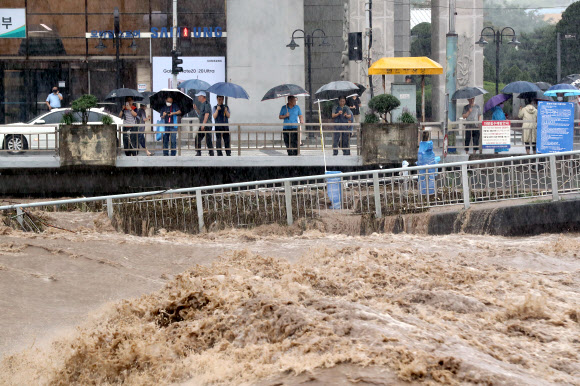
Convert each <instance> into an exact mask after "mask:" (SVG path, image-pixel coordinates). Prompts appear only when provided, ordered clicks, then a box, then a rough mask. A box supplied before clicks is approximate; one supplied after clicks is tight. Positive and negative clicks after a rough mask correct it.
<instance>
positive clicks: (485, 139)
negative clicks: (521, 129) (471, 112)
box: [481, 121, 511, 150]
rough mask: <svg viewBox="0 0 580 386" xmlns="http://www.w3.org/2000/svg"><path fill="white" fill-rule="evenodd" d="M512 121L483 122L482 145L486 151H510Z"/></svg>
mask: <svg viewBox="0 0 580 386" xmlns="http://www.w3.org/2000/svg"><path fill="white" fill-rule="evenodd" d="M510 130H511V122H510V121H483V122H482V123H481V145H482V147H483V148H484V149H494V150H509V148H510Z"/></svg>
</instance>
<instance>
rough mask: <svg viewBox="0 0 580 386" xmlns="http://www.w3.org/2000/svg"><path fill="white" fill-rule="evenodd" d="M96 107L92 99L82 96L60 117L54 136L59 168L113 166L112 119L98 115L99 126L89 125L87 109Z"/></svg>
mask: <svg viewBox="0 0 580 386" xmlns="http://www.w3.org/2000/svg"><path fill="white" fill-rule="evenodd" d="M97 103H98V100H97V98H96V97H95V96H94V95H83V96H81V97H80V98H78V99H76V100H74V101H73V102H72V104H71V110H70V111H68V112H66V113H65V114H63V117H62V124H61V125H60V129H59V135H58V139H59V141H58V143H59V155H60V164H61V166H79V165H104V166H115V161H116V158H117V146H116V144H117V126H116V125H114V124H113V119H112V118H111V117H110V116H108V115H104V114H102V119H101V122H98V123H95V122H91V124H89V117H90V114H91V109H93V108H95V107H97Z"/></svg>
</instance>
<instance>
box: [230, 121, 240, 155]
mask: <svg viewBox="0 0 580 386" xmlns="http://www.w3.org/2000/svg"><path fill="white" fill-rule="evenodd" d="M230 146H231V145H230ZM241 155H242V127H241V126H240V125H238V157H239V156H241Z"/></svg>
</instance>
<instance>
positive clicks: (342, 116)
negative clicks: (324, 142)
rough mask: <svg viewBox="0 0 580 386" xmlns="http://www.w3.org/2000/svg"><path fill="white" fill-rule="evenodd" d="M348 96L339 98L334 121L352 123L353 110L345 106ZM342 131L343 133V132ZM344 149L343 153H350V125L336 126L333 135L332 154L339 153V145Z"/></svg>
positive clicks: (333, 115)
mask: <svg viewBox="0 0 580 386" xmlns="http://www.w3.org/2000/svg"><path fill="white" fill-rule="evenodd" d="M345 105H346V98H345V97H344V96H341V97H339V98H338V106H336V108H335V109H334V112H333V113H332V118H334V123H350V122H351V119H352V111H350V109H349V108H348V107H347V106H345ZM341 131H342V133H341ZM339 144H340V148H341V149H342V155H350V127H349V126H335V127H334V134H333V136H332V155H338V147H339Z"/></svg>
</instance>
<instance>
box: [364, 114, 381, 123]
mask: <svg viewBox="0 0 580 386" xmlns="http://www.w3.org/2000/svg"><path fill="white" fill-rule="evenodd" d="M379 121H380V119H379V117H377V115H376V114H373V113H367V114H365V119H364V121H363V123H379Z"/></svg>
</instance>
